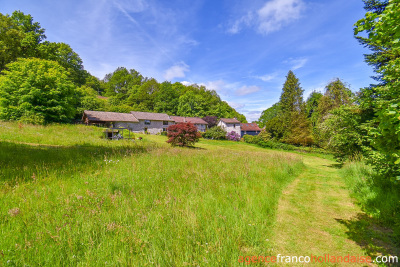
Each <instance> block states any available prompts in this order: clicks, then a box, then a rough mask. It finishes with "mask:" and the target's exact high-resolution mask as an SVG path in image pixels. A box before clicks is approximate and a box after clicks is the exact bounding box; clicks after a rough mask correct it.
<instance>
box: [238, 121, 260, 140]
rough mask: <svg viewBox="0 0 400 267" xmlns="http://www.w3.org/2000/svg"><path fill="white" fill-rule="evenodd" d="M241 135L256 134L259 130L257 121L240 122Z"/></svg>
mask: <svg viewBox="0 0 400 267" xmlns="http://www.w3.org/2000/svg"><path fill="white" fill-rule="evenodd" d="M240 131H241V137H243V135H245V134H248V135H258V134H259V133H260V132H261V129H260V127H258V125H257V123H241V124H240Z"/></svg>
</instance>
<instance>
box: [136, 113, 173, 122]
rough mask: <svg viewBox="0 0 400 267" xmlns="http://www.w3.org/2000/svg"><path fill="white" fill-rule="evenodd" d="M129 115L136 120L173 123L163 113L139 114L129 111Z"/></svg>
mask: <svg viewBox="0 0 400 267" xmlns="http://www.w3.org/2000/svg"><path fill="white" fill-rule="evenodd" d="M131 114H132V115H133V116H135V118H136V119H138V120H151V121H173V120H172V119H171V118H170V117H169V116H168V115H167V114H165V113H153V112H141V111H131Z"/></svg>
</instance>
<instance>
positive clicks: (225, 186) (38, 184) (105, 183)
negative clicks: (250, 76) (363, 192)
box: [0, 122, 304, 266]
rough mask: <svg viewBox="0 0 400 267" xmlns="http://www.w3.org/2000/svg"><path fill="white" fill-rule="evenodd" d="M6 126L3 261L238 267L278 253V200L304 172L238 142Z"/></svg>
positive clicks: (1, 176)
mask: <svg viewBox="0 0 400 267" xmlns="http://www.w3.org/2000/svg"><path fill="white" fill-rule="evenodd" d="M0 127H1V131H0V146H1V148H0V183H1V186H0V191H1V193H0V198H1V200H0V201H1V203H2V205H1V207H0V234H1V236H2V238H1V239H0V251H1V255H2V256H1V257H0V265H7V264H8V265H10V264H11V265H17V266H19V265H46V266H65V265H118V264H121V265H137V264H138V263H140V264H141V265H145V264H148V265H161V266H169V265H185V264H190V265H202V264H210V265H213V266H219V265H224V266H229V265H236V264H237V260H238V258H239V256H240V255H243V254H250V255H262V254H263V253H266V251H269V250H271V249H272V244H271V242H270V241H268V240H270V239H271V238H272V236H273V225H274V222H275V217H276V208H277V203H278V199H279V197H280V195H281V192H282V190H283V188H285V187H286V185H287V184H288V183H290V182H291V181H292V180H293V179H294V178H295V177H296V176H297V175H298V174H299V173H300V172H301V171H302V170H303V167H304V165H303V163H302V162H301V160H300V158H298V157H296V156H294V155H289V154H283V153H278V152H270V151H263V150H262V149H257V148H254V147H251V146H248V145H246V144H243V143H240V142H226V141H224V142H220V143H222V144H223V145H220V144H219V143H218V142H219V141H207V140H203V141H202V142H201V143H202V144H201V147H203V149H196V150H194V149H180V148H172V147H169V146H167V145H166V144H165V138H166V137H164V136H156V135H153V136H149V135H140V136H141V137H142V138H143V139H142V140H137V139H136V140H135V141H126V140H120V141H112V140H107V139H101V138H100V137H101V135H102V129H101V128H96V127H86V126H79V125H54V126H53V125H51V126H31V125H18V124H17V123H4V122H3V123H1V124H0ZM151 140H157V142H158V143H159V145H156V144H154V143H153V142H152V141H151ZM22 142H24V143H22ZM27 143H30V144H27ZM163 143H164V145H163ZM199 146H200V144H199ZM246 146H248V147H249V149H244V147H246ZM204 147H205V148H204ZM246 150H249V151H246ZM232 154H233V155H234V156H232Z"/></svg>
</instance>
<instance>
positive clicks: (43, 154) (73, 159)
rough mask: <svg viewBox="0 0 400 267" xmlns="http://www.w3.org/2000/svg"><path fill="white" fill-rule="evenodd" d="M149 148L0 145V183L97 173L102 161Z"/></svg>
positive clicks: (138, 146)
mask: <svg viewBox="0 0 400 267" xmlns="http://www.w3.org/2000/svg"><path fill="white" fill-rule="evenodd" d="M150 149H152V147H151V146H146V145H141V144H129V145H126V146H118V147H107V146H95V145H85V146H80V145H75V146H45V145H40V146H36V145H27V144H18V143H12V142H4V141H2V142H0V182H8V183H11V184H13V183H15V182H23V181H26V180H29V179H31V180H32V179H36V178H40V177H48V176H51V175H53V176H57V177H66V176H69V177H71V176H72V175H73V174H74V173H77V172H78V173H79V172H84V171H88V170H91V169H93V170H96V168H98V167H99V166H101V165H102V164H103V163H104V161H107V160H109V159H112V158H121V157H124V156H129V155H132V154H139V153H145V152H147V151H149V150H150Z"/></svg>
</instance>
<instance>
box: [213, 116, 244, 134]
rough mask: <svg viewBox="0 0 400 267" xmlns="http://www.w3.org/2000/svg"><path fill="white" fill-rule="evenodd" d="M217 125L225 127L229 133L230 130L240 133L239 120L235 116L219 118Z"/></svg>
mask: <svg viewBox="0 0 400 267" xmlns="http://www.w3.org/2000/svg"><path fill="white" fill-rule="evenodd" d="M217 126H220V127H222V128H223V129H225V131H226V132H227V133H231V132H232V131H233V132H235V133H237V134H238V135H240V121H238V120H237V119H236V118H234V119H224V118H223V119H220V120H219V121H218V123H217Z"/></svg>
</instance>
